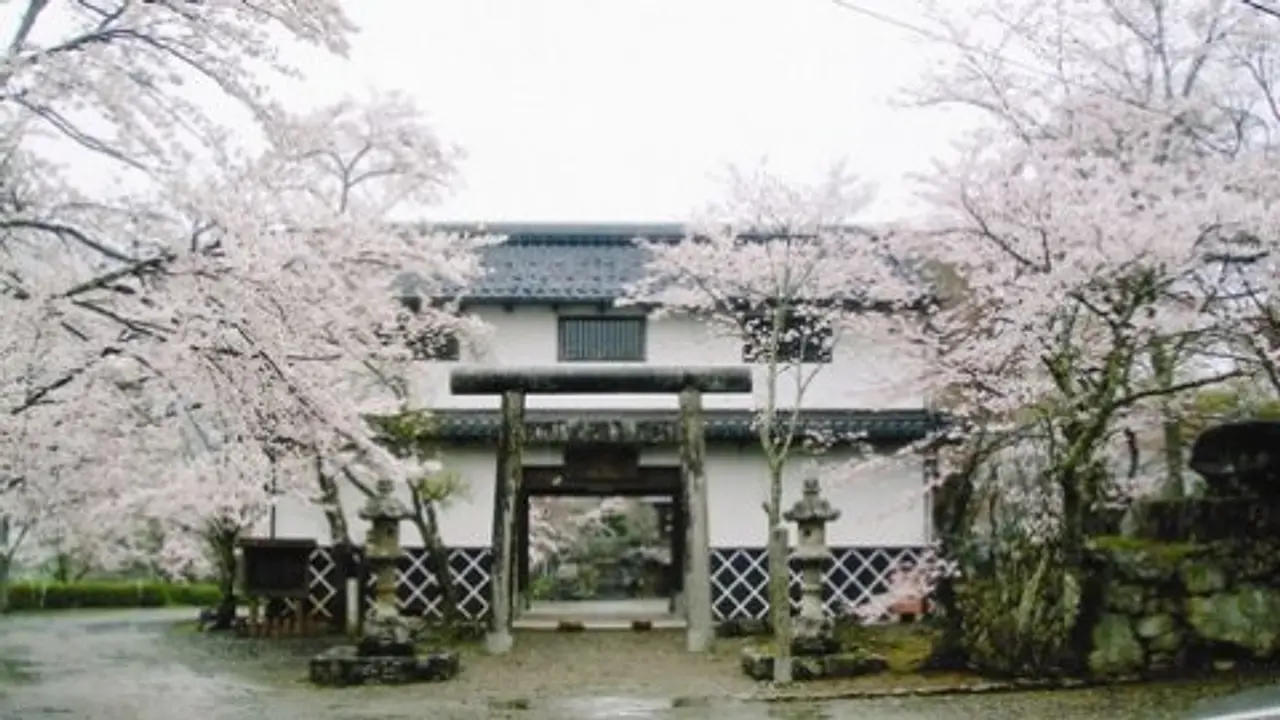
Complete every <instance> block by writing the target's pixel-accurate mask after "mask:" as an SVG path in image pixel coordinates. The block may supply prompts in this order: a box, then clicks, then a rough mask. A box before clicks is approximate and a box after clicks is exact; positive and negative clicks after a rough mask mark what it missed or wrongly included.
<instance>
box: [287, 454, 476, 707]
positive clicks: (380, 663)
mask: <svg viewBox="0 0 1280 720" xmlns="http://www.w3.org/2000/svg"><path fill="white" fill-rule="evenodd" d="M411 517H413V513H412V512H411V511H410V510H409V508H407V507H405V504H404V503H402V502H400V500H399V499H398V498H396V496H395V483H393V482H392V481H391V480H389V479H386V478H381V479H379V480H378V483H377V485H375V486H374V493H373V494H372V495H370V496H369V501H368V502H367V503H365V506H364V507H363V508H361V509H360V519H362V520H368V521H369V532H368V533H367V534H366V535H365V552H364V558H365V563H366V564H367V565H368V568H369V572H371V573H373V576H374V580H375V584H374V591H373V608H372V610H371V612H370V613H369V617H368V618H366V619H365V622H364V632H363V633H362V634H361V637H360V642H359V644H357V645H355V646H350V645H345V646H340V647H335V648H330V649H329V650H327V651H326V652H323V653H321V654H319V655H317V656H315V657H314V658H312V659H311V682H313V683H316V684H317V685H331V686H334V685H336V686H344V685H363V684H366V683H386V684H398V683H411V682H432V681H439V680H448V679H450V678H452V677H454V676H455V675H457V674H458V667H459V662H458V653H457V652H456V651H453V650H439V651H435V652H430V653H426V654H421V655H420V654H419V653H418V652H417V650H416V648H415V647H414V642H413V632H412V631H411V630H410V628H409V624H408V623H407V622H405V619H404V618H402V617H400V610H399V608H398V607H397V604H396V561H397V560H399V559H400V556H401V555H403V554H404V549H403V548H401V547H400V523H401V521H403V520H407V519H409V518H411Z"/></svg>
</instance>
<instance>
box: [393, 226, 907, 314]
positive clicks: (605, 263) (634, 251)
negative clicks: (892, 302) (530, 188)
mask: <svg viewBox="0 0 1280 720" xmlns="http://www.w3.org/2000/svg"><path fill="white" fill-rule="evenodd" d="M432 229H433V230H437V231H444V232H453V233H461V234H475V235H481V234H484V235H496V236H501V237H504V238H505V240H504V241H503V242H500V243H498V244H495V245H490V246H488V247H486V248H484V249H483V250H482V251H481V254H482V255H483V264H484V266H485V272H484V274H483V275H481V276H480V277H479V278H477V279H476V280H475V281H474V282H473V283H472V284H471V285H470V286H469V287H467V288H466V290H465V291H464V292H463V297H462V300H463V302H464V303H467V304H477V303H479V304H500V305H508V304H512V305H514V304H552V303H574V302H581V303H612V302H614V301H615V300H617V299H618V298H620V297H622V296H623V295H625V291H626V289H627V287H628V286H629V285H630V284H631V283H633V282H635V281H636V280H639V279H640V276H641V273H643V271H644V265H645V261H646V258H645V251H644V250H643V249H641V248H640V247H638V246H636V244H635V240H636V239H637V238H645V239H649V240H678V239H680V238H683V237H684V235H685V230H684V227H683V226H681V225H677V224H658V223H649V224H642V223H633V224H600V225H589V224H552V223H520V224H503V223H476V224H465V223H440V224H435V225H433V226H432ZM849 229H850V230H856V228H853V227H850V228H849ZM895 267H896V268H898V269H899V270H905V268H904V266H902V265H899V264H897V263H895ZM416 284H417V283H416V281H415V277H414V276H413V275H412V274H410V273H405V274H402V275H401V276H400V277H399V278H397V280H396V285H397V286H398V287H399V288H400V291H401V292H410V293H412V292H413V290H414V287H415V285H416Z"/></svg>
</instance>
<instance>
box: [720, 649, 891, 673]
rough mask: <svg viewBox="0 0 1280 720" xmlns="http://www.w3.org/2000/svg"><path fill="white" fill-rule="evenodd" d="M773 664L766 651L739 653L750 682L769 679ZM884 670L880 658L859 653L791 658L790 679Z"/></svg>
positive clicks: (746, 650) (885, 662)
mask: <svg viewBox="0 0 1280 720" xmlns="http://www.w3.org/2000/svg"><path fill="white" fill-rule="evenodd" d="M773 662H774V656H773V653H772V652H770V651H768V650H767V649H764V648H745V649H744V650H743V651H742V671H743V672H744V673H746V674H747V677H750V678H751V679H753V680H764V681H769V680H773ZM888 669H889V663H888V661H886V660H885V659H884V658H882V657H880V656H879V655H874V654H872V653H868V652H862V651H854V652H843V653H833V654H830V655H808V656H806V655H798V656H793V657H792V658H791V677H792V679H793V680H796V681H805V680H821V679H824V678H851V677H858V676H860V675H872V674H874V673H879V672H884V671H885V670H888Z"/></svg>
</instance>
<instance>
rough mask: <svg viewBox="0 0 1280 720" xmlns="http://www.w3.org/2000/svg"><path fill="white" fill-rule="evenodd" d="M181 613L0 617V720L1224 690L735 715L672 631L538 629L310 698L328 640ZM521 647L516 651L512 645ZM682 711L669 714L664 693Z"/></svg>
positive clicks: (1149, 698) (970, 716) (808, 714)
mask: <svg viewBox="0 0 1280 720" xmlns="http://www.w3.org/2000/svg"><path fill="white" fill-rule="evenodd" d="M188 617H190V611H179V612H177V613H175V612H173V611H147V612H127V613H125V612H121V613H96V614H92V615H89V614H74V615H41V616H25V617H9V618H3V617H0V720H34V719H36V718H41V717H58V718H68V719H79V718H85V719H88V720H98V719H102V720H116V719H117V718H136V719H137V720H152V719H156V720H159V719H161V718H163V719H164V720H170V719H171V718H180V719H182V720H186V719H190V720H197V719H198V720H206V719H208V720H262V719H263V718H290V719H291V718H295V717H296V718H306V720H331V719H335V720H336V719H338V718H346V719H354V718H361V719H364V720H384V719H385V720H392V719H395V718H423V717H430V718H432V720H437V719H440V720H449V719H451V718H459V719H461V718H520V719H522V720H543V719H548V720H549V719H552V718H554V719H555V720H574V719H576V718H636V719H639V718H662V719H664V720H686V719H687V720H693V719H695V718H696V719H698V720H719V719H721V718H723V719H724V720H728V719H729V718H733V719H734V720H763V719H764V718H796V719H797V720H798V719H799V718H808V719H818V718H851V717H857V718H859V719H860V720H899V719H905V718H925V719H927V720H979V719H981V720H1001V719H1002V718H1010V719H1018V720H1021V719H1022V718H1026V717H1052V718H1054V720H1084V719H1085V718H1090V719H1093V718H1098V719H1106V720H1126V719H1128V718H1132V719H1134V720H1143V719H1146V718H1151V719H1152V720H1159V719H1161V718H1177V717H1179V716H1180V715H1179V714H1180V712H1181V711H1182V709H1183V708H1185V707H1186V706H1187V705H1188V704H1189V703H1190V702H1191V701H1192V700H1194V699H1195V698H1198V697H1203V696H1207V695H1215V694H1221V693H1223V692H1226V691H1228V690H1230V689H1231V687H1230V684H1229V683H1216V684H1210V685H1180V686H1165V687H1129V688H1117V689H1101V690H1094V691H1074V692H1066V693H1056V694H1038V695H1037V694H1028V695H1017V696H1014V695H1001V696H984V697H979V696H971V697H950V698H936V699H928V700H924V699H902V700H876V701H845V702H833V703H826V704H798V703H796V704H785V705H767V704H761V703H748V704H740V703H733V702H731V701H728V700H727V699H725V698H727V697H728V696H731V695H735V694H740V693H746V692H749V691H750V690H751V689H753V687H754V685H753V684H751V683H749V682H748V681H747V680H746V679H745V678H744V677H742V676H741V675H739V674H738V672H737V667H736V661H735V657H734V654H733V653H732V652H730V651H728V650H726V651H722V652H720V653H717V654H714V655H712V656H710V657H698V656H694V655H690V654H688V653H685V652H684V651H683V650H682V648H681V642H680V637H679V636H678V634H670V633H661V632H655V633H648V634H646V633H616V634H610V633H573V634H557V633H543V634H539V635H538V636H537V637H532V638H529V639H525V638H519V639H518V640H517V645H516V648H517V649H516V650H515V652H514V653H513V655H511V656H509V657H507V658H492V657H486V656H483V655H479V654H474V653H469V654H468V655H467V657H466V658H465V659H464V667H465V670H464V672H463V674H462V675H461V676H460V677H459V678H458V679H456V680H455V681H453V682H450V683H446V684H441V685H426V686H416V687H403V688H352V689H345V690H317V689H314V688H312V687H310V686H309V685H308V684H307V683H305V681H304V679H303V676H304V675H305V662H304V661H305V658H306V657H308V656H309V655H310V654H311V653H312V652H313V651H314V650H316V649H318V648H321V647H326V646H327V645H328V644H329V642H316V641H307V642H298V641H294V642H284V643H280V642H268V641H244V640H234V639H230V638H225V639H224V638H217V637H210V636H205V635H197V634H195V633H193V632H191V631H186V630H180V629H179V630H175V629H174V623H175V621H176V620H177V619H182V618H188ZM520 639H525V642H520V641H519V640H520ZM676 697H680V698H684V700H683V702H684V703H685V704H686V706H685V707H678V708H673V707H672V698H676Z"/></svg>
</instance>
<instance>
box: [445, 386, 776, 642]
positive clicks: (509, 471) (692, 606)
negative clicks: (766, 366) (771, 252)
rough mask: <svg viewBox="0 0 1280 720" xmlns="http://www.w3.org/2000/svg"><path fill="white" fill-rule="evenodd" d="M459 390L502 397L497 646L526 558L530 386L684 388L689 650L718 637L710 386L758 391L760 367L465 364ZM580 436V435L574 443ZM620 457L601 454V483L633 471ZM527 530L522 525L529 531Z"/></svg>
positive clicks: (538, 390) (566, 432)
mask: <svg viewBox="0 0 1280 720" xmlns="http://www.w3.org/2000/svg"><path fill="white" fill-rule="evenodd" d="M450 390H451V391H452V393H453V394H454V395H500V396H501V397H502V410H501V413H502V423H501V428H500V431H499V436H498V471H497V485H496V486H495V488H494V503H493V567H492V570H491V572H490V577H491V583H490V586H491V593H492V594H491V602H490V608H491V609H490V614H489V634H488V637H487V646H488V649H489V651H490V652H492V653H505V652H508V651H509V650H510V649H511V645H512V642H513V641H512V636H511V627H512V616H513V613H514V602H515V597H516V596H517V595H518V592H519V590H518V587H517V584H518V580H517V576H518V575H519V574H520V573H519V563H518V561H517V560H516V556H517V555H518V550H519V548H520V546H521V543H520V542H519V541H517V539H516V538H515V535H516V534H517V532H518V531H520V530H525V528H521V527H520V526H519V525H518V523H517V517H518V515H519V507H518V506H519V504H520V500H521V487H522V485H523V483H524V461H523V455H524V445H525V431H526V427H525V398H526V396H527V395H529V394H547V395H576V394H593V395H615V394H677V395H679V397H680V412H679V417H678V418H677V419H675V420H676V422H673V423H671V425H673V426H675V427H674V429H675V430H676V431H677V432H676V433H673V434H676V435H677V436H678V439H679V446H680V476H681V485H682V487H681V491H682V492H681V494H682V498H681V499H682V500H683V506H684V509H685V517H686V518H687V522H686V523H684V524H685V528H686V531H685V538H684V542H683V543H682V546H683V547H682V548H681V550H682V554H683V555H684V558H683V560H684V562H683V569H684V578H683V581H684V582H683V586H684V587H683V590H684V605H685V612H686V617H687V623H686V633H687V635H686V645H687V647H688V649H689V650H690V651H705V650H707V649H709V648H710V645H711V641H712V638H713V627H712V617H711V577H710V576H711V567H710V537H709V529H708V525H709V521H708V508H707V478H706V470H705V467H704V458H705V455H706V436H705V429H704V418H703V408H702V395H703V393H749V392H751V371H750V370H749V369H748V368H744V367H701V368H686V367H654V366H625V367H610V368H600V367H553V368H499V369H493V368H483V369H482V368H459V369H456V370H454V371H453V372H452V374H451V377H450ZM615 429H616V430H621V429H622V428H614V427H613V426H610V427H607V428H603V429H593V430H592V431H591V432H589V433H586V435H588V436H589V437H584V436H583V433H582V430H581V429H576V430H575V429H573V428H560V429H557V433H556V434H557V435H563V436H564V439H566V440H568V441H569V443H570V444H571V445H572V444H580V443H581V442H582V441H583V440H590V441H593V442H592V443H591V444H600V441H601V440H605V439H608V438H602V437H600V436H599V435H600V433H601V432H603V431H609V432H604V434H605V435H610V434H612V431H613V430H615ZM574 440H577V442H576V443H575V442H574ZM568 455H569V457H567V458H566V460H567V461H568V464H570V465H582V464H591V463H592V462H593V461H592V459H591V458H592V457H595V458H600V457H601V455H600V454H599V453H598V452H597V453H590V454H588V455H579V454H578V453H576V452H572V451H571V452H569V453H568ZM612 459H613V460H616V461H617V462H613V463H607V462H596V463H595V464H596V466H597V467H594V468H593V471H592V472H593V474H595V475H598V476H599V480H600V481H601V482H606V483H610V484H611V483H613V482H620V481H625V480H628V479H629V477H628V476H629V475H630V472H629V471H628V470H626V468H625V467H624V465H626V463H623V462H622V461H621V457H620V455H619V456H618V457H612ZM521 534H523V533H521Z"/></svg>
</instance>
